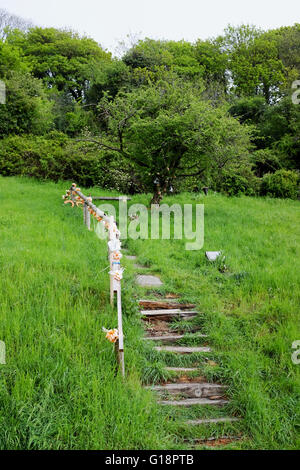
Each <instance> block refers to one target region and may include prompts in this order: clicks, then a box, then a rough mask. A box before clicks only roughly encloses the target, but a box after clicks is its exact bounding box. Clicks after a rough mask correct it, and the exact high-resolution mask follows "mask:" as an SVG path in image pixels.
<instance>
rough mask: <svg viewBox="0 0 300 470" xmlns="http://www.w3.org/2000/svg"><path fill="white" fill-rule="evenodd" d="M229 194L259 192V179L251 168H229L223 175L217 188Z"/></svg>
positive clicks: (252, 194) (253, 194) (252, 193)
mask: <svg viewBox="0 0 300 470" xmlns="http://www.w3.org/2000/svg"><path fill="white" fill-rule="evenodd" d="M215 189H217V190H218V191H222V192H224V193H226V194H228V196H241V195H242V194H245V195H247V196H255V195H257V194H258V192H259V179H258V178H257V177H255V175H254V174H253V173H252V171H251V170H250V168H247V167H246V168H245V167H244V168H234V167H232V168H229V169H227V170H226V171H225V172H224V173H223V175H222V179H221V181H220V182H219V184H218V186H216V188H215Z"/></svg>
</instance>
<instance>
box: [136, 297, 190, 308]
mask: <svg viewBox="0 0 300 470" xmlns="http://www.w3.org/2000/svg"><path fill="white" fill-rule="evenodd" d="M139 305H140V306H141V307H144V308H145V309H146V310H157V309H167V310H172V309H174V308H179V309H186V310H188V309H193V308H195V307H196V305H195V304H180V303H178V302H170V301H168V299H165V300H147V299H145V300H143V299H142V300H139Z"/></svg>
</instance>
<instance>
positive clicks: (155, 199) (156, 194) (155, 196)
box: [151, 189, 163, 205]
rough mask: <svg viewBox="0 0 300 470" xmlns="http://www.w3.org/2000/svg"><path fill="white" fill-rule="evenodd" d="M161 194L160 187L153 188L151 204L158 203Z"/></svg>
mask: <svg viewBox="0 0 300 470" xmlns="http://www.w3.org/2000/svg"><path fill="white" fill-rule="evenodd" d="M162 198H163V197H162V194H161V191H160V189H158V190H157V189H155V190H154V193H153V196H152V199H151V205H152V204H155V205H157V204H158V205H160V203H161V200H162Z"/></svg>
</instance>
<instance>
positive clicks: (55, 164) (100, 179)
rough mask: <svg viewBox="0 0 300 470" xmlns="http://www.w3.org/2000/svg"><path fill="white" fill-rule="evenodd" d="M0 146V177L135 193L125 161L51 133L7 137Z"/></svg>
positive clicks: (135, 182) (60, 134) (58, 133)
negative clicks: (57, 182)
mask: <svg viewBox="0 0 300 470" xmlns="http://www.w3.org/2000/svg"><path fill="white" fill-rule="evenodd" d="M0 142H1V145H0V174H2V175H3V176H14V175H22V176H31V177H34V178H38V179H43V180H48V179H49V180H53V181H59V180H74V181H76V183H78V184H80V185H83V186H86V187H89V186H100V187H102V188H108V189H117V190H118V191H121V192H131V193H132V192H136V191H138V190H139V181H138V180H137V179H136V177H135V175H134V172H133V170H132V168H131V166H130V164H129V163H128V162H127V161H124V159H122V157H118V159H117V158H116V155H115V154H114V153H113V154H112V153H109V152H103V151H99V149H98V148H97V147H95V145H94V144H93V143H90V142H77V141H74V140H72V139H70V138H69V137H68V136H66V135H65V134H62V133H60V132H57V131H54V132H51V133H49V134H48V135H47V136H31V135H27V136H10V137H6V138H5V139H2V140H1V141H0Z"/></svg>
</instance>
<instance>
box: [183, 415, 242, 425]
mask: <svg viewBox="0 0 300 470" xmlns="http://www.w3.org/2000/svg"><path fill="white" fill-rule="evenodd" d="M240 420H241V418H234V417H230V416H224V417H222V418H204V419H189V420H188V421H186V424H187V425H189V426H201V425H202V424H219V423H234V422H235V421H240Z"/></svg>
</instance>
